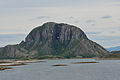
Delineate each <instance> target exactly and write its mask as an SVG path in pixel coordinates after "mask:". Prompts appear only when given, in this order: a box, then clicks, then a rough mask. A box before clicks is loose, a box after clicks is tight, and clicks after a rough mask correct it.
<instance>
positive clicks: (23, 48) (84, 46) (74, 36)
mask: <svg viewBox="0 0 120 80" xmlns="http://www.w3.org/2000/svg"><path fill="white" fill-rule="evenodd" d="M48 55H49V56H54V57H63V58H71V57H77V56H82V57H104V56H106V55H108V52H107V51H106V50H105V49H104V48H103V47H101V46H100V45H98V44H97V43H95V42H93V41H91V40H89V39H88V38H87V36H86V35H85V33H84V32H83V31H82V30H81V29H80V28H78V27H75V26H73V25H68V24H64V23H61V24H58V23H54V22H48V23H45V24H43V25H42V26H39V27H37V28H35V29H33V30H32V31H31V32H30V33H29V35H28V36H27V37H26V39H25V41H22V42H21V43H20V44H18V45H11V46H6V47H3V48H0V58H41V57H43V56H47V57H48Z"/></svg>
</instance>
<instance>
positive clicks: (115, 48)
mask: <svg viewBox="0 0 120 80" xmlns="http://www.w3.org/2000/svg"><path fill="white" fill-rule="evenodd" d="M107 50H108V51H110V52H111V51H120V46H117V47H111V48H107Z"/></svg>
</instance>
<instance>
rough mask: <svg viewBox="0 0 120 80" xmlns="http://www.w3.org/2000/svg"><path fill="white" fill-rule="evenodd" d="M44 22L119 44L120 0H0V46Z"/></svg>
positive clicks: (21, 37)
mask: <svg viewBox="0 0 120 80" xmlns="http://www.w3.org/2000/svg"><path fill="white" fill-rule="evenodd" d="M45 22H57V23H67V24H71V25H75V26H77V27H79V28H81V29H82V30H83V31H84V32H85V33H86V35H87V36H88V38H89V39H90V40H93V41H95V42H97V43H99V44H100V45H102V46H103V47H105V48H109V47H114V46H120V0H0V47H3V46H5V45H8V44H11V45H12V44H18V43H20V42H21V41H22V40H24V39H25V37H26V36H27V34H28V33H29V32H30V31H31V30H32V29H33V28H35V27H37V26H40V25H42V24H43V23H45Z"/></svg>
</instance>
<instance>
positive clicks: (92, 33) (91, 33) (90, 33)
mask: <svg viewBox="0 0 120 80" xmlns="http://www.w3.org/2000/svg"><path fill="white" fill-rule="evenodd" d="M100 33H101V32H86V34H89V35H94V34H100Z"/></svg>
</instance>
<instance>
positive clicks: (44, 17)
mask: <svg viewBox="0 0 120 80" xmlns="http://www.w3.org/2000/svg"><path fill="white" fill-rule="evenodd" d="M49 18H51V17H50V16H39V17H37V18H36V19H49Z"/></svg>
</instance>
